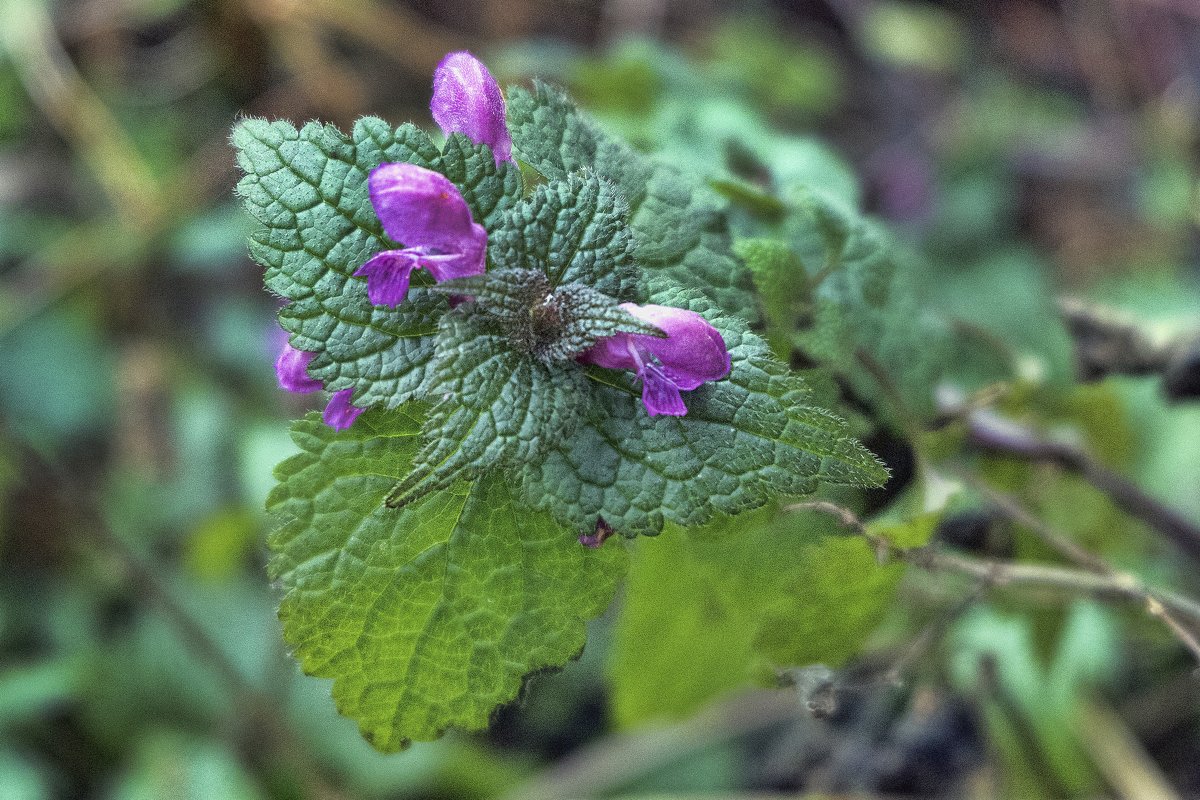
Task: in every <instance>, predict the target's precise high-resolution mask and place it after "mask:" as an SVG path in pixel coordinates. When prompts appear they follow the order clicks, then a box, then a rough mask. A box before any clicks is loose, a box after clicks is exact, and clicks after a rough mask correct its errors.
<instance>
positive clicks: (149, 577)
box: [28, 450, 344, 800]
mask: <svg viewBox="0 0 1200 800" xmlns="http://www.w3.org/2000/svg"><path fill="white" fill-rule="evenodd" d="M28 452H29V453H30V455H32V456H33V457H35V458H37V459H38V461H39V462H40V463H41V464H42V465H43V466H45V468H46V469H47V470H48V472H49V476H50V478H51V479H52V480H53V482H54V484H55V485H56V487H57V494H58V495H59V497H60V498H61V502H62V507H63V508H64V509H65V510H67V511H68V512H69V513H70V514H71V515H72V516H73V517H74V520H73V522H74V524H73V525H72V528H73V529H74V530H75V531H76V532H77V539H78V541H79V542H80V543H81V544H83V545H84V546H86V547H89V548H91V549H92V550H93V551H94V552H97V553H102V554H104V555H106V556H110V557H112V558H115V559H116V561H117V563H119V564H120V566H121V568H122V569H123V570H124V571H125V573H126V574H127V575H128V577H129V579H130V580H131V581H132V582H133V584H134V585H135V586H136V587H137V589H138V591H139V595H140V596H143V597H147V598H149V600H150V601H151V602H153V603H154V605H156V606H157V607H158V609H159V610H160V611H161V612H162V613H163V615H164V616H165V617H166V620H167V622H168V623H169V624H170V625H171V627H172V628H174V629H175V631H176V632H177V633H178V634H179V636H180V638H181V639H182V641H183V643H184V645H185V646H186V647H187V648H188V649H189V650H191V651H192V653H193V655H195V656H196V657H197V659H199V661H200V662H201V663H203V664H205V665H206V666H207V667H208V668H209V669H211V670H212V671H213V673H215V674H216V676H217V677H218V678H219V679H220V680H221V682H222V683H223V684H224V685H225V687H226V689H227V690H228V692H229V693H230V696H231V699H232V707H233V708H234V710H235V712H236V713H237V714H238V715H239V716H240V717H241V718H242V721H243V722H246V721H249V722H250V723H251V724H253V725H255V726H257V727H258V728H261V729H262V730H261V731H260V732H259V736H258V739H257V741H261V742H264V743H266V744H267V745H268V746H269V747H270V748H271V749H272V751H273V752H274V754H275V756H276V757H277V758H279V759H281V760H282V761H283V762H284V763H286V764H287V765H288V766H290V767H291V768H293V769H295V770H296V773H297V775H298V776H300V779H301V780H302V781H303V783H304V784H305V788H306V789H307V790H309V791H310V792H311V796H312V797H314V798H317V799H318V800H342V798H343V797H344V795H343V794H342V793H341V792H340V791H338V790H337V789H335V788H334V785H333V782H332V781H330V780H329V779H327V777H326V775H325V773H324V771H323V770H322V768H321V766H320V765H319V764H318V763H317V762H316V761H314V760H313V759H311V758H309V757H307V753H308V750H309V748H308V747H307V746H306V745H305V744H304V742H303V740H302V739H301V738H300V736H299V734H297V733H296V731H295V729H294V728H293V727H292V725H291V723H290V722H289V721H288V719H287V717H286V715H285V713H284V712H283V711H282V710H281V709H280V708H279V706H278V704H277V703H276V701H275V700H274V698H272V697H271V696H270V695H269V694H268V693H267V692H266V691H264V690H262V689H259V688H258V687H257V686H255V685H254V684H253V683H252V682H251V681H250V680H248V679H247V678H246V677H245V676H244V675H243V674H242V672H241V670H240V669H239V668H238V667H237V665H236V664H235V663H234V661H233V660H232V659H231V658H230V657H229V656H228V655H227V654H226V652H225V650H224V648H222V647H221V645H220V644H218V643H217V641H216V640H215V639H214V638H213V637H212V636H211V635H210V634H209V633H208V631H207V630H205V628H204V626H203V625H201V624H200V623H199V622H198V621H197V620H196V619H195V617H193V616H192V614H191V613H190V612H189V611H188V610H187V608H185V607H184V606H183V604H181V603H180V602H179V601H178V600H177V599H176V597H175V595H174V593H173V592H172V591H171V589H170V587H169V585H168V583H167V581H165V580H164V579H163V578H162V576H161V575H160V574H159V573H158V570H157V569H156V568H155V567H154V565H153V563H152V562H150V561H148V560H146V559H144V558H143V557H142V556H140V555H139V554H138V553H137V552H136V551H135V550H134V548H133V547H131V546H130V545H129V543H128V542H126V541H125V540H124V539H122V538H121V537H120V536H118V535H117V534H115V533H114V532H113V531H112V530H111V529H110V528H109V527H108V526H107V525H106V524H105V523H104V522H103V521H102V519H101V517H100V515H99V513H98V512H97V511H96V509H95V508H94V504H92V503H91V502H89V498H90V496H91V494H90V493H89V492H87V491H85V490H84V489H83V488H82V487H81V486H80V485H79V484H78V483H77V482H76V481H75V479H74V478H73V477H71V476H70V475H69V474H68V473H67V472H66V470H64V469H63V468H62V467H61V466H60V465H58V464H56V463H55V462H53V461H52V460H51V459H49V458H48V457H46V456H45V455H43V454H41V453H40V452H37V451H34V450H28Z"/></svg>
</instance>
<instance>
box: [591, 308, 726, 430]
mask: <svg viewBox="0 0 1200 800" xmlns="http://www.w3.org/2000/svg"><path fill="white" fill-rule="evenodd" d="M621 308H623V309H625V310H626V311H628V312H629V313H630V314H632V315H633V316H635V317H637V318H638V319H640V320H642V321H643V322H649V323H650V324H651V325H653V326H655V327H656V328H658V329H659V330H661V331H662V332H663V333H665V334H667V337H666V338H665V339H662V338H658V337H655V336H649V335H646V334H641V333H618V334H617V335H616V336H609V337H606V338H604V339H601V340H600V341H599V342H597V343H596V344H595V346H594V347H592V349H590V350H588V351H587V352H585V353H584V354H583V355H582V356H580V360H581V361H583V362H585V363H588V364H596V365H597V366H601V367H608V368H609V369H628V370H632V371H634V372H636V373H637V376H638V377H639V378H641V380H642V403H643V404H644V405H645V406H646V411H647V412H649V414H650V416H652V417H654V416H658V415H659V414H666V415H668V416H673V417H681V416H683V415H684V414H686V413H687V406H685V405H684V404H683V397H682V396H681V395H680V394H679V393H680V391H690V390H692V389H695V388H696V387H697V386H699V385H700V384H702V383H704V382H705V381H717V380H720V379H721V378H724V377H725V376H726V375H728V374H729V369H730V366H731V365H730V360H729V351H728V350H727V349H726V348H725V340H724V339H722V338H721V334H720V333H719V332H718V331H717V329H716V328H714V327H713V326H712V325H710V324H708V322H707V321H706V320H705V319H704V317H702V316H700V315H699V314H697V313H696V312H694V311H687V310H685V309H682V308H671V307H670V306H656V305H645V306H639V305H635V304H634V303H622V304H621Z"/></svg>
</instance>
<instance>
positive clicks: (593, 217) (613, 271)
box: [490, 172, 641, 300]
mask: <svg viewBox="0 0 1200 800" xmlns="http://www.w3.org/2000/svg"><path fill="white" fill-rule="evenodd" d="M628 216H629V207H628V206H627V205H626V204H625V201H624V200H622V199H621V197H620V195H619V193H618V192H617V189H616V187H615V186H614V185H613V184H612V183H610V182H609V181H606V180H603V179H601V178H599V177H597V176H596V175H595V174H594V173H591V172H588V173H582V174H581V173H574V174H572V175H570V176H569V177H568V178H567V179H566V180H556V181H552V182H550V183H546V184H542V185H541V186H539V187H537V189H536V190H534V193H533V195H532V196H531V197H529V198H528V199H527V200H526V201H525V202H524V203H522V204H521V205H518V206H516V207H515V208H513V209H512V210H511V211H509V213H508V214H507V215H506V216H505V218H504V219H503V220H502V221H501V225H500V228H499V230H497V231H496V232H495V234H494V235H493V236H492V239H491V248H490V251H491V255H492V259H493V261H494V262H495V264H496V265H497V266H498V267H500V268H505V267H507V268H510V269H533V268H537V269H541V270H542V271H543V272H545V273H546V275H547V276H548V277H549V279H550V285H551V287H557V286H559V285H560V284H564V283H581V284H584V285H586V286H590V287H592V288H593V289H596V290H597V291H600V292H603V293H605V294H608V295H611V296H613V297H615V298H617V299H619V300H638V299H640V294H641V292H639V291H638V281H637V272H636V270H635V268H634V265H633V253H632V250H633V240H632V237H631V236H630V233H629V221H628Z"/></svg>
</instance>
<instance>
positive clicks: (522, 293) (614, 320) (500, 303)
mask: <svg viewBox="0 0 1200 800" xmlns="http://www.w3.org/2000/svg"><path fill="white" fill-rule="evenodd" d="M431 288H433V290H434V291H437V292H442V293H445V294H449V295H457V296H464V295H465V296H470V297H471V298H473V299H474V302H475V307H474V309H473V312H472V313H475V314H480V315H486V316H487V317H488V318H489V319H491V320H492V321H494V322H495V323H497V325H498V326H499V327H500V328H501V329H502V330H503V331H504V334H505V335H506V336H507V337H508V339H509V347H512V348H515V349H517V350H519V351H526V352H529V353H531V354H532V355H534V356H535V357H536V358H539V359H541V360H542V361H545V362H547V363H553V362H563V361H571V360H573V359H574V358H575V357H576V356H578V355H579V354H580V353H582V352H583V351H584V350H587V349H588V348H589V347H591V346H592V345H594V344H595V343H596V340H597V339H600V338H601V337H604V336H613V335H614V334H617V333H641V334H645V335H648V336H660V337H661V336H665V335H666V334H665V333H663V331H662V330H660V329H659V328H657V327H655V326H654V325H651V324H650V323H648V322H644V321H642V320H640V319H638V318H637V317H635V316H633V315H632V314H630V313H629V312H628V311H626V310H625V309H623V308H621V307H620V305H619V304H618V303H617V301H616V300H615V299H614V298H612V297H609V296H608V295H606V294H604V293H602V292H599V291H597V290H595V289H593V288H592V287H590V286H584V285H583V284H580V283H569V284H567V285H565V286H560V287H558V288H557V289H554V290H553V291H551V288H550V280H549V278H547V276H546V274H545V273H544V272H542V271H541V270H531V269H503V270H493V271H492V272H488V273H486V274H484V275H473V276H471V277H469V278H458V279H455V280H450V281H443V282H442V283H440V284H438V285H437V286H434V287H431Z"/></svg>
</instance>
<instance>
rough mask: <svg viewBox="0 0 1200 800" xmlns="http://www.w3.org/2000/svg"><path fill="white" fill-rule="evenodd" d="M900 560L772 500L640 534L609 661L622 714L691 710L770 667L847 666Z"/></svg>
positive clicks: (887, 597)
mask: <svg viewBox="0 0 1200 800" xmlns="http://www.w3.org/2000/svg"><path fill="white" fill-rule="evenodd" d="M902 571H903V566H902V565H898V564H891V565H888V566H883V567H881V566H879V565H878V564H877V563H876V561H875V557H874V554H873V553H872V551H871V548H870V547H869V546H868V545H867V543H866V542H865V541H864V540H863V539H861V538H858V537H852V536H845V535H840V534H839V533H838V532H837V531H835V530H834V528H833V524H832V523H830V522H829V520H827V519H825V518H823V517H821V516H818V515H813V514H799V513H788V512H781V511H779V510H778V509H777V508H774V507H772V508H767V509H761V510H759V511H756V512H753V513H752V514H747V515H742V516H738V517H736V518H733V519H729V518H723V519H721V520H719V521H717V522H714V523H713V524H711V525H709V526H706V527H703V528H698V529H694V530H688V531H685V530H681V529H679V528H675V527H671V528H669V529H668V530H667V531H666V532H664V533H663V535H662V536H659V537H657V538H655V539H642V540H640V541H639V542H638V543H637V550H636V557H635V558H634V559H633V562H632V565H631V568H630V572H629V579H628V582H627V586H626V590H625V595H624V601H623V604H622V607H621V616H620V617H619V618H618V622H617V628H616V636H615V640H614V643H613V651H612V656H611V660H610V664H609V676H610V681H611V684H612V702H613V709H614V716H615V717H616V720H617V722H618V724H621V725H632V724H637V723H641V722H645V721H649V720H652V719H657V718H664V717H665V718H678V717H683V716H686V715H688V714H690V713H693V712H695V711H697V710H698V709H699V708H700V707H702V706H703V705H704V704H705V703H707V702H709V701H711V700H712V699H714V698H715V697H717V696H719V695H720V694H722V693H724V692H727V691H730V690H733V689H737V688H739V687H741V686H745V685H747V684H749V683H751V682H754V681H756V680H757V681H761V680H762V679H768V680H769V678H770V676H771V674H772V669H777V668H785V667H790V666H798V665H806V664H812V663H821V664H825V665H827V666H831V667H837V666H839V665H841V664H842V663H844V662H845V661H846V660H847V659H848V658H849V657H850V656H852V655H854V654H855V653H857V652H858V649H859V648H860V647H861V646H862V643H863V641H864V640H865V638H866V636H867V635H868V634H869V633H870V632H871V631H872V630H873V629H874V628H875V627H876V625H878V623H879V622H880V621H881V619H882V617H883V615H884V613H885V612H886V610H887V608H888V606H889V604H890V603H891V598H892V597H893V595H894V591H895V587H896V585H897V582H898V581H899V578H900V575H901V574H902Z"/></svg>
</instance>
